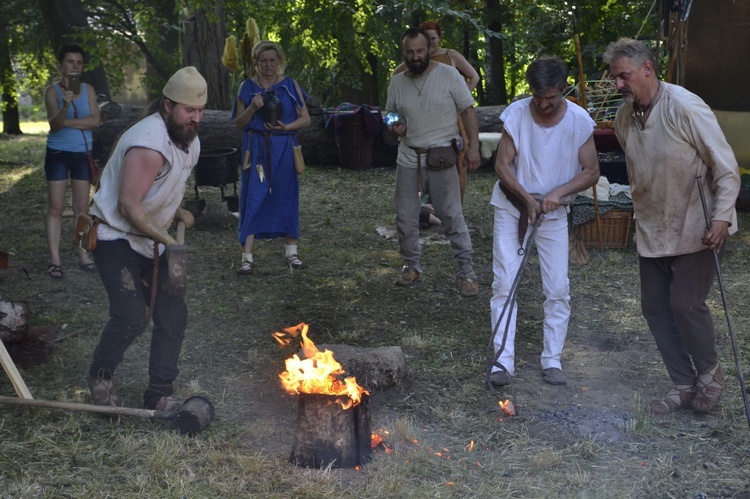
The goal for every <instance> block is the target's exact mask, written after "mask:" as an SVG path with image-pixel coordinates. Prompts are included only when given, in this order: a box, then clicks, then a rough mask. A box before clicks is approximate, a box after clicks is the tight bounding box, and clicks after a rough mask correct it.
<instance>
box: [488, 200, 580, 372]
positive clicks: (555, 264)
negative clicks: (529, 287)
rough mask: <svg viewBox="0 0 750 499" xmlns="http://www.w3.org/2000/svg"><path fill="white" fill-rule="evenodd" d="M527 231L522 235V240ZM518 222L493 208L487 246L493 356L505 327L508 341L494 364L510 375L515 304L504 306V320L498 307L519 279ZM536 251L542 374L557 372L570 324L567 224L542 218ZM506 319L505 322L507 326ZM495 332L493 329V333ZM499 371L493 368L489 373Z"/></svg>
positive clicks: (513, 345)
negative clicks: (541, 319) (541, 320)
mask: <svg viewBox="0 0 750 499" xmlns="http://www.w3.org/2000/svg"><path fill="white" fill-rule="evenodd" d="M531 232H532V229H531V227H529V230H528V231H527V232H526V240H525V241H524V245H525V244H526V241H528V238H529V237H530V236H531ZM517 235H518V217H513V216H508V212H507V211H506V210H505V209H503V208H495V221H494V237H493V241H492V271H493V274H494V279H493V281H492V299H491V300H490V309H491V314H492V325H493V328H494V327H495V325H496V324H498V321H499V325H498V326H497V330H496V333H495V340H494V343H495V354H497V352H498V351H500V348H501V346H502V343H503V335H504V334H505V329H506V327H507V329H508V331H507V338H506V340H505V345H504V347H503V350H502V353H501V354H500V358H499V359H498V362H499V363H500V364H501V365H502V366H503V367H504V368H505V369H506V370H507V371H508V373H509V374H510V375H511V376H512V375H513V374H514V373H515V370H516V366H515V360H514V356H515V338H516V315H517V309H518V307H517V305H516V303H515V302H513V303H512V304H508V307H507V309H506V311H505V315H504V319H505V320H502V321H501V320H500V318H501V317H500V316H501V313H502V311H503V306H504V305H505V303H506V301H507V299H508V295H509V293H510V289H511V286H512V285H513V281H514V280H515V278H516V276H517V275H518V270H519V268H520V266H521V260H522V259H523V256H521V255H519V254H518V237H517ZM535 241H536V247H537V252H538V254H539V265H540V267H541V272H542V290H543V291H544V296H545V297H546V299H545V301H544V327H543V332H544V349H543V350H542V356H541V365H542V369H549V368H551V367H556V368H558V369H560V368H561V367H562V366H561V363H560V357H561V356H562V351H563V346H564V344H565V337H566V336H567V332H568V321H569V319H570V285H569V283H568V219H567V218H565V217H562V218H556V219H551V220H548V219H544V220H542V223H541V224H540V225H539V228H538V229H537V232H536V238H535ZM508 320H509V321H510V323H508ZM493 330H494V329H493ZM497 370H498V367H497V366H493V367H492V371H497Z"/></svg>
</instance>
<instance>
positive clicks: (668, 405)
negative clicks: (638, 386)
mask: <svg viewBox="0 0 750 499" xmlns="http://www.w3.org/2000/svg"><path fill="white" fill-rule="evenodd" d="M694 396H695V387H694V386H691V387H689V388H687V389H683V390H681V389H679V388H677V387H674V388H672V389H671V390H669V391H668V392H667V394H666V395H664V398H662V399H656V400H652V401H651V403H650V404H649V405H648V410H649V411H650V412H651V414H653V415H654V416H668V415H670V414H672V413H673V412H675V411H678V410H680V409H687V408H688V407H690V403H691V402H692V400H693V397H694Z"/></svg>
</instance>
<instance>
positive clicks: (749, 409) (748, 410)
mask: <svg viewBox="0 0 750 499" xmlns="http://www.w3.org/2000/svg"><path fill="white" fill-rule="evenodd" d="M695 180H696V182H697V183H698V193H699V194H700V196H701V204H702V205H703V215H704V216H705V218H706V230H710V229H711V219H710V217H709V215H708V206H707V205H706V195H705V193H704V192H703V183H702V182H701V180H702V177H701V176H700V175H699V176H697V177H695ZM713 254H714V267H716V277H717V279H718V280H719V292H720V293H721V303H722V304H723V305H724V315H725V316H726V318H727V328H728V329H729V339H730V341H731V343H732V352H733V353H734V362H735V364H736V365H737V379H738V380H739V382H740V390H742V402H743V403H744V404H745V417H746V418H747V425H748V427H750V403H749V402H748V399H747V388H745V377H744V375H743V374H742V364H741V362H740V353H739V349H738V348H737V340H735V338H734V323H733V322H732V316H731V315H730V314H729V305H728V304H727V295H726V292H725V291H724V280H723V279H722V277H721V264H720V263H719V254H718V253H717V252H716V250H713Z"/></svg>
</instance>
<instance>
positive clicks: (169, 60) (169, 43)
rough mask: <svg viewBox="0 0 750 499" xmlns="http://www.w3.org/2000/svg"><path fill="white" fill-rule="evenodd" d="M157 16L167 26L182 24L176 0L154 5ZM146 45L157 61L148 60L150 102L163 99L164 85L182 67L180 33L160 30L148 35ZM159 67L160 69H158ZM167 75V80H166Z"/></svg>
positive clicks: (148, 93) (173, 29)
mask: <svg viewBox="0 0 750 499" xmlns="http://www.w3.org/2000/svg"><path fill="white" fill-rule="evenodd" d="M154 8H155V9H156V16H157V17H159V18H161V19H163V20H164V24H166V25H167V26H178V25H179V23H180V19H179V16H178V15H177V6H176V4H175V0H162V1H160V2H158V3H157V4H156V5H154ZM145 36H146V43H147V45H148V46H149V47H151V53H152V55H153V56H154V58H155V59H156V60H155V61H152V60H151V59H147V60H146V82H147V83H146V86H147V88H146V91H147V95H148V99H149V100H153V99H158V98H159V97H161V91H162V89H163V88H164V84H165V83H166V82H167V79H169V77H170V76H172V74H174V72H175V71H177V70H178V69H179V65H180V56H179V53H180V31H179V30H178V29H177V28H176V27H175V28H172V29H163V28H162V29H159V32H158V33H153V34H151V35H150V34H149V33H146V35H145ZM157 65H158V67H157ZM164 75H166V79H165V78H164Z"/></svg>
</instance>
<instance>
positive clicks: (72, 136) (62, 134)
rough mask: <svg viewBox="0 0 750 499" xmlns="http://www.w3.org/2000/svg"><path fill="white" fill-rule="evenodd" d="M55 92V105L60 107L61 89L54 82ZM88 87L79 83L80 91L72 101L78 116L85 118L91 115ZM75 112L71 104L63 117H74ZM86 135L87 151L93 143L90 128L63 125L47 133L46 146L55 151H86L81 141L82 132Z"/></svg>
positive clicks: (61, 104)
mask: <svg viewBox="0 0 750 499" xmlns="http://www.w3.org/2000/svg"><path fill="white" fill-rule="evenodd" d="M53 86H54V87H55V91H56V92H57V105H58V106H60V108H62V107H63V100H62V90H61V89H60V86H59V85H58V84H57V83H55V84H54V85H53ZM88 92H89V87H88V85H83V84H81V93H80V95H79V96H78V98H77V99H76V100H75V101H74V102H75V106H76V110H77V111H78V118H86V117H88V116H91V107H90V106H89V98H88ZM75 118H76V114H75V112H74V110H73V105H71V106H70V107H69V108H68V112H67V113H66V115H65V119H69V120H72V119H75ZM81 132H83V134H85V135H86V141H88V145H89V151H91V147H92V145H93V135H92V133H91V130H80V129H78V128H71V127H67V126H66V127H63V128H61V129H59V130H58V131H56V132H51V133H50V134H48V135H47V147H49V148H50V149H55V150H57V151H68V152H86V144H85V143H84V141H83V134H81Z"/></svg>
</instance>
